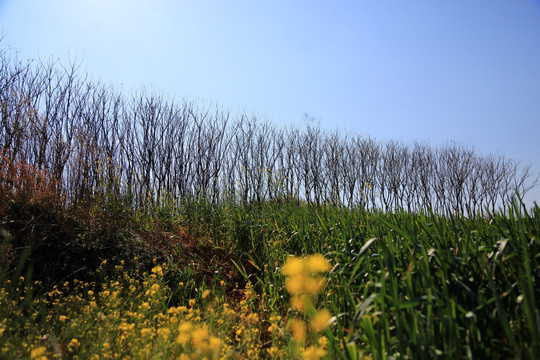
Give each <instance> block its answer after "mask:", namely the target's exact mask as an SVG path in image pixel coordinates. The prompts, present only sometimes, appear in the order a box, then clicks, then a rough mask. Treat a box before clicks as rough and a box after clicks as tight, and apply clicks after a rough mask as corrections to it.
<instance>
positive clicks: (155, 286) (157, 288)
mask: <svg viewBox="0 0 540 360" xmlns="http://www.w3.org/2000/svg"><path fill="white" fill-rule="evenodd" d="M150 289H151V290H152V291H158V290H159V284H154V285H152V287H151V288H150Z"/></svg>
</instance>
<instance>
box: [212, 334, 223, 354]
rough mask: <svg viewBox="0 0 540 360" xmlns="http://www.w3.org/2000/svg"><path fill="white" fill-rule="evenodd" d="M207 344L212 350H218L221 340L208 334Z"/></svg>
mask: <svg viewBox="0 0 540 360" xmlns="http://www.w3.org/2000/svg"><path fill="white" fill-rule="evenodd" d="M209 344H210V349H211V350H212V351H218V350H219V348H220V347H221V340H220V339H219V338H217V337H215V336H210V341H209Z"/></svg>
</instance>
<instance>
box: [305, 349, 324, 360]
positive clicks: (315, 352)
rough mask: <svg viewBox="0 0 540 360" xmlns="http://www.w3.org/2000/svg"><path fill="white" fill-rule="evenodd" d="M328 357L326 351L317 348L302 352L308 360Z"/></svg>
mask: <svg viewBox="0 0 540 360" xmlns="http://www.w3.org/2000/svg"><path fill="white" fill-rule="evenodd" d="M324 356H326V350H324V349H321V348H318V347H317V346H310V347H308V348H306V349H303V350H302V357H303V358H304V359H306V360H319V359H321V358H322V357H324Z"/></svg>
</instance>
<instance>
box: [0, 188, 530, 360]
mask: <svg viewBox="0 0 540 360" xmlns="http://www.w3.org/2000/svg"><path fill="white" fill-rule="evenodd" d="M32 186H34V187H36V186H37V185H36V184H33V185H32ZM49 195H50V194H49ZM2 196H3V199H4V206H3V207H2V223H1V224H0V225H1V227H2V230H1V231H2V233H1V236H2V239H3V240H2V248H1V254H2V257H1V259H0V261H1V264H2V271H1V277H0V313H1V314H2V316H1V318H0V358H2V359H18V358H32V359H45V358H47V359H55V358H58V359H60V358H61V359H66V358H70V359H71V358H72V359H76V358H77V359H107V358H133V359H169V358H180V359H202V358H207V359H221V358H223V359H244V358H250V359H257V358H262V359H286V358H291V359H296V358H305V359H320V358H342V359H362V358H366V359H371V358H373V359H387V358H388V359H391V358H410V359H423V358H429V359H431V358H450V359H460V358H506V359H510V358H515V359H518V358H524V359H535V358H538V357H539V356H540V312H539V309H540V306H539V305H538V304H539V297H540V286H539V281H540V255H539V254H540V252H539V251H538V250H539V248H540V208H539V207H538V206H535V207H534V208H533V209H531V210H529V211H527V210H526V209H525V207H524V206H523V205H522V204H521V203H520V202H519V201H518V200H515V201H514V203H513V204H508V205H507V206H506V207H505V208H504V209H501V210H500V211H499V212H496V213H490V214H488V215H486V216H484V217H475V218H467V217H463V216H441V215H437V214H434V213H431V212H429V211H428V210H426V211H425V212H423V213H420V212H417V213H408V212H399V211H396V212H393V213H390V212H384V213H383V212H375V211H366V210H360V209H346V208H342V207H338V206H325V205H318V206H316V205H308V204H306V203H303V202H298V201H287V200H283V201H271V202H270V201H269V202H261V203H254V204H245V205H239V204H237V203H234V202H229V203H220V204H209V203H207V202H204V201H200V200H199V201H188V200H184V201H182V202H181V205H179V206H169V205H167V202H166V201H164V202H162V205H160V206H155V207H153V208H152V209H147V210H145V211H139V210H137V209H133V208H131V207H129V206H128V205H129V204H126V203H125V202H118V201H113V200H111V199H108V198H106V197H104V198H101V199H98V200H97V201H96V202H94V203H93V204H92V205H91V206H88V207H87V208H86V209H83V208H77V209H69V210H66V209H65V208H64V207H62V205H60V204H58V202H57V201H56V199H55V198H54V197H53V196H52V195H50V196H47V189H41V190H40V189H38V190H35V191H34V192H33V193H32V194H31V197H30V198H28V196H29V195H28V192H21V191H18V192H15V191H13V192H4V193H3V194H2ZM25 196H27V197H25ZM124 200H125V199H124ZM128 200H129V199H128ZM128 200H125V201H128Z"/></svg>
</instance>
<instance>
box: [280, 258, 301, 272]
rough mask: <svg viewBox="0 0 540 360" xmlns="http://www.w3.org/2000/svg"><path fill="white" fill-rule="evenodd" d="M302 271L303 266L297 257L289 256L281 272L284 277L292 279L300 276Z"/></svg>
mask: <svg viewBox="0 0 540 360" xmlns="http://www.w3.org/2000/svg"><path fill="white" fill-rule="evenodd" d="M303 270H304V266H303V264H302V261H301V260H300V259H299V258H297V257H294V256H290V257H289V258H288V259H287V262H285V265H284V266H283V270H282V271H283V274H284V275H286V276H291V277H293V276H296V275H300V274H302V272H303Z"/></svg>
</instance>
